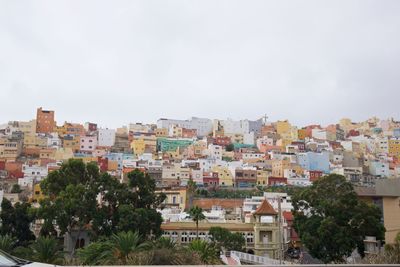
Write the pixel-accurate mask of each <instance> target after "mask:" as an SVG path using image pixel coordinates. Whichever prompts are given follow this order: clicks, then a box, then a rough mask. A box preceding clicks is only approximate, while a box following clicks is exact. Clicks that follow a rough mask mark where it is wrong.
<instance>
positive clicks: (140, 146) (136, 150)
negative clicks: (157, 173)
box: [131, 139, 146, 156]
mask: <svg viewBox="0 0 400 267" xmlns="http://www.w3.org/2000/svg"><path fill="white" fill-rule="evenodd" d="M131 148H132V151H133V154H135V155H136V156H139V155H143V153H144V151H145V148H146V145H145V143H144V140H143V139H135V140H133V141H132V142H131Z"/></svg>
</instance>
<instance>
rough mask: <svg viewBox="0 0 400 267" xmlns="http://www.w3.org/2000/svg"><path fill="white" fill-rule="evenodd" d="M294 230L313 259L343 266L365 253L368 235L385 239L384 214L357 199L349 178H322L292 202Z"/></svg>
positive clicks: (338, 176)
mask: <svg viewBox="0 0 400 267" xmlns="http://www.w3.org/2000/svg"><path fill="white" fill-rule="evenodd" d="M292 202H293V208H294V210H293V214H294V226H295V229H296V231H297V232H298V233H299V235H300V238H301V241H302V242H303V244H304V245H305V246H306V247H307V248H308V249H309V252H310V254H311V255H312V256H314V257H316V258H318V259H320V260H322V261H323V262H324V263H329V262H335V263H338V262H343V261H344V258H345V257H347V256H349V255H350V254H351V252H352V251H353V250H354V249H355V248H358V250H359V251H360V252H362V253H363V251H364V244H363V242H362V240H363V239H364V236H366V235H375V236H377V238H382V237H383V233H384V228H383V226H382V224H381V222H380V217H381V214H380V211H379V209H377V208H375V207H371V206H368V205H367V204H365V203H362V202H360V201H359V200H358V199H357V195H356V193H355V192H354V190H353V187H352V185H351V183H349V182H347V181H346V179H345V177H343V176H341V175H337V174H331V175H328V176H325V177H322V178H320V179H319V180H318V181H316V182H314V184H313V185H312V186H311V187H309V188H306V189H303V190H300V191H298V192H296V193H295V194H294V196H293V198H292Z"/></svg>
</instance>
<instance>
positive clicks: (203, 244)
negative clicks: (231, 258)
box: [188, 239, 219, 264]
mask: <svg viewBox="0 0 400 267" xmlns="http://www.w3.org/2000/svg"><path fill="white" fill-rule="evenodd" d="M188 248H189V250H190V251H192V252H196V253H198V254H199V256H200V259H201V261H202V262H203V263H204V264H217V263H219V255H218V249H217V248H216V247H215V245H214V244H213V243H209V242H207V241H205V240H201V239H195V240H193V241H192V242H191V243H190V244H189V247H188Z"/></svg>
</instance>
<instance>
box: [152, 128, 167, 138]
mask: <svg viewBox="0 0 400 267" xmlns="http://www.w3.org/2000/svg"><path fill="white" fill-rule="evenodd" d="M155 132H156V137H167V136H168V129H166V128H157V129H156V130H155Z"/></svg>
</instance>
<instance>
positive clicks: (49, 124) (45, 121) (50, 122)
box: [36, 107, 56, 133]
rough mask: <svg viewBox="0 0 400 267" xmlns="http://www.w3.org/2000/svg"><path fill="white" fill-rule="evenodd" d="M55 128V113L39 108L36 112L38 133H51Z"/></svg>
mask: <svg viewBox="0 0 400 267" xmlns="http://www.w3.org/2000/svg"><path fill="white" fill-rule="evenodd" d="M55 126H56V123H55V120H54V111H52V110H44V109H42V108H41V107H40V108H38V109H37V112H36V132H37V133H51V132H53V130H54V127H55Z"/></svg>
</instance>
